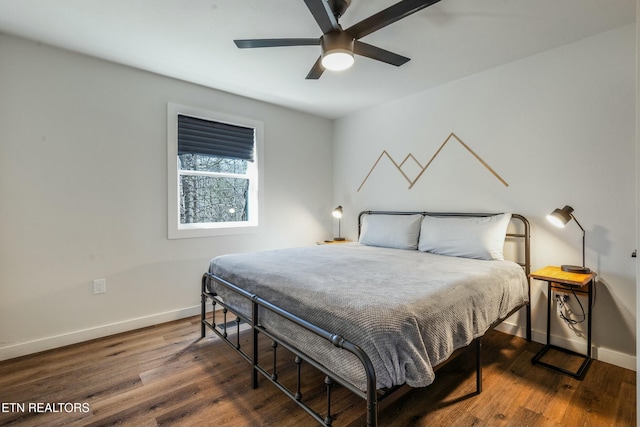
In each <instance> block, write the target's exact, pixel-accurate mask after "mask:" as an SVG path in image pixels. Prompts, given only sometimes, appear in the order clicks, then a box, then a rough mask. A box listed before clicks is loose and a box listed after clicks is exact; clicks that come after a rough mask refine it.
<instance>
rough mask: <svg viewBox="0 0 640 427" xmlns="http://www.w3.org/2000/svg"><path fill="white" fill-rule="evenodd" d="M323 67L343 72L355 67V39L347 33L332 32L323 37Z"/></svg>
mask: <svg viewBox="0 0 640 427" xmlns="http://www.w3.org/2000/svg"><path fill="white" fill-rule="evenodd" d="M321 44H322V66H323V67H324V68H326V69H327V70H331V71H342V70H346V69H347V68H349V67H351V66H352V65H353V62H354V59H353V45H354V39H353V37H351V36H349V34H347V33H345V32H339V31H332V32H330V33H327V34H325V35H324V36H322V40H321Z"/></svg>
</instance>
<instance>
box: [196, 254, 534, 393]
mask: <svg viewBox="0 0 640 427" xmlns="http://www.w3.org/2000/svg"><path fill="white" fill-rule="evenodd" d="M209 272H210V273H212V274H214V275H216V276H218V277H220V278H222V279H224V280H226V281H229V282H231V283H233V284H235V285H237V286H239V287H241V288H243V289H245V290H247V291H249V292H252V293H255V294H257V295H258V296H260V297H262V298H264V299H266V300H268V301H270V302H272V303H273V304H276V305H277V306H279V307H281V308H283V309H285V310H287V311H289V312H291V313H293V314H295V315H297V316H300V317H302V318H304V319H306V320H308V321H310V322H312V323H314V324H316V325H318V326H320V327H322V328H324V329H326V330H328V331H329V332H332V333H336V334H339V335H342V336H343V337H344V338H346V339H347V340H349V341H351V342H353V343H355V344H357V345H359V346H360V347H361V348H362V349H363V350H364V351H365V352H366V353H367V354H368V356H369V358H370V359H371V361H372V362H373V365H374V367H375V371H376V376H377V385H378V388H383V387H391V386H394V385H400V384H404V383H406V384H408V385H409V386H412V387H420V386H426V385H428V384H430V383H431V382H433V380H434V371H433V367H434V366H436V365H438V364H439V363H441V362H443V361H445V360H446V359H447V358H448V357H449V356H450V355H451V353H452V352H453V351H454V350H456V349H457V348H460V347H463V346H466V345H468V344H469V343H471V341H472V340H473V339H474V338H477V337H479V336H482V335H483V334H484V333H485V332H486V331H487V329H488V328H489V327H490V326H491V325H492V324H494V323H495V322H496V321H498V320H500V319H503V318H504V317H505V316H506V315H507V314H509V313H510V312H511V311H512V310H514V309H515V308H517V307H520V306H522V305H524V304H525V303H526V302H527V301H528V291H527V289H528V287H527V280H526V277H525V274H524V272H523V269H522V267H520V266H519V265H517V264H515V263H513V262H510V261H483V260H474V259H467V258H456V257H448V256H442V255H435V254H431V253H425V252H419V251H415V250H400V249H387V248H376V247H370V246H363V245H359V244H339V245H321V246H314V247H307V248H293V249H284V250H274V251H265V252H256V253H248V254H233V255H223V256H219V257H216V258H214V259H213V260H212V261H211V265H210V269H209ZM209 286H212V285H211V284H210V285H209ZM217 288H220V286H219V285H218V286H217ZM213 290H214V291H217V292H218V293H219V294H220V296H221V297H222V298H223V299H224V300H225V302H226V303H228V304H231V305H233V306H235V307H237V309H239V310H240V311H241V312H243V313H244V314H246V315H249V313H250V309H249V304H248V303H247V301H246V300H241V299H239V298H238V297H235V296H234V295H232V294H230V293H228V291H227V292H225V291H224V289H213ZM262 316H263V317H261V319H260V321H261V323H262V324H263V325H265V326H266V327H267V328H269V329H270V330H272V332H274V333H276V335H279V336H282V337H284V338H286V339H288V340H289V341H291V342H292V343H293V344H294V345H296V346H297V347H298V348H300V349H302V350H303V351H307V352H308V353H309V354H310V355H312V356H313V357H314V358H315V359H316V360H317V361H319V362H320V363H322V364H323V365H325V366H327V367H329V368H330V369H331V370H332V371H333V372H335V373H336V374H338V375H340V376H341V377H343V378H345V379H346V380H347V381H349V382H351V383H352V384H354V385H355V386H356V387H358V388H360V389H363V390H364V389H365V377H364V372H363V370H362V368H361V365H360V363H359V361H358V360H357V359H356V358H355V357H354V356H352V355H350V354H349V355H345V354H344V353H345V351H344V350H339V349H336V348H335V347H333V346H332V345H331V344H329V343H327V342H325V341H324V340H321V339H319V338H318V337H315V336H313V334H311V333H307V332H306V331H303V330H301V329H300V328H299V327H297V326H295V325H291V324H289V323H288V322H287V323H285V322H283V321H282V320H281V319H278V318H277V316H275V315H271V316H269V315H267V314H263V315H262Z"/></svg>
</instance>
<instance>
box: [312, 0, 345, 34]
mask: <svg viewBox="0 0 640 427" xmlns="http://www.w3.org/2000/svg"><path fill="white" fill-rule="evenodd" d="M304 2H305V3H306V5H307V7H308V8H309V11H310V12H311V14H312V15H313V18H314V19H315V20H316V22H317V23H318V25H319V26H320V29H321V30H322V33H323V34H326V33H328V32H329V31H336V30H340V25H338V20H337V19H336V17H335V16H334V15H333V11H332V10H331V6H329V3H328V2H327V0H304Z"/></svg>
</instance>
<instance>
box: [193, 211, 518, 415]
mask: <svg viewBox="0 0 640 427" xmlns="http://www.w3.org/2000/svg"><path fill="white" fill-rule="evenodd" d="M376 214H386V215H415V214H421V215H423V216H425V215H429V216H437V217H488V216H494V215H498V214H497V213H449V212H446V213H445V212H394V211H363V212H361V213H360V214H359V215H358V235H360V231H361V225H362V216H363V215H376ZM513 220H517V221H520V222H521V226H520V227H519V229H521V230H522V232H519V233H507V238H508V239H522V242H523V249H524V254H523V256H524V261H523V262H518V264H520V265H521V266H522V268H523V269H524V271H525V274H526V276H527V282H528V285H529V290H528V292H529V301H530V300H531V280H530V278H529V273H530V265H531V263H530V243H529V241H530V235H529V230H530V226H529V222H528V220H527V219H526V218H525V217H523V216H522V215H518V214H512V221H513ZM209 280H212V281H215V282H216V283H217V284H218V285H221V286H224V287H226V288H227V289H229V290H231V291H232V292H235V293H236V294H238V295H240V296H242V297H244V298H246V299H247V300H248V301H250V303H251V314H250V315H249V316H245V315H243V314H241V313H238V311H237V310H234V309H232V308H231V307H229V306H228V305H227V304H226V303H225V302H224V301H223V300H222V299H220V297H219V296H218V295H217V294H215V293H212V292H209V290H208V289H207V282H208V281H209ZM209 301H210V302H211V305H212V308H213V313H214V314H213V317H212V319H211V320H208V319H207V303H208V302H209ZM217 305H220V306H221V307H222V314H223V323H222V324H220V325H216V322H215V311H216V308H217V307H216V306H217ZM524 307H525V308H526V339H527V341H531V305H530V302H529V303H527V304H526V305H525V306H524ZM521 308H522V306H521V307H517V308H516V309H515V310H513V311H512V312H511V313H509V314H508V315H507V316H505V317H504V318H502V319H499V320H498V321H496V322H495V323H494V324H493V325H492V326H491V328H490V330H491V329H493V328H494V327H495V326H497V325H498V324H500V323H501V322H502V321H503V320H504V319H506V318H507V317H509V316H511V315H512V314H514V313H515V312H517V311H518V310H520V309H521ZM262 310H267V311H270V312H272V313H274V314H276V315H278V316H280V317H282V318H284V319H287V320H288V321H290V322H292V323H294V324H296V325H298V326H299V327H302V328H304V329H306V330H308V331H310V332H312V333H313V334H315V335H317V336H319V337H321V338H322V339H324V340H326V341H328V342H330V343H331V344H333V345H334V346H335V347H337V348H339V349H342V350H344V351H347V352H349V353H351V354H353V355H355V356H356V357H357V358H358V359H359V360H360V362H361V363H362V367H363V369H364V372H365V375H366V390H364V391H363V390H360V389H359V388H357V387H355V386H354V385H353V384H351V383H350V382H349V381H347V380H345V379H343V378H341V377H340V376H339V375H336V374H335V373H333V372H332V371H331V370H330V369H329V368H327V367H325V366H323V365H322V364H320V363H318V362H317V361H316V360H314V358H313V357H312V356H310V355H309V354H307V353H306V352H304V351H302V350H300V349H298V348H296V347H295V346H294V345H292V344H291V343H289V342H287V341H286V340H284V339H283V338H282V337H279V336H277V335H275V334H274V333H272V332H271V331H269V330H267V329H266V328H265V327H264V326H263V325H261V324H260V323H259V322H258V319H259V313H260V312H261V311H262ZM229 312H231V313H232V314H233V315H235V320H234V323H235V327H233V329H235V331H232V336H231V337H230V336H229V333H228V330H227V329H228V323H229V322H227V314H228V313H229ZM241 322H246V323H247V324H248V325H249V326H250V328H251V334H252V339H251V349H250V352H249V351H245V349H243V348H242V346H241V345H240V324H241ZM218 327H220V328H221V329H222V330H221V331H219V330H218ZM207 329H210V330H212V331H213V332H214V333H215V334H216V335H217V336H218V337H220V338H221V339H222V340H223V341H224V342H225V343H227V344H228V345H229V346H230V347H231V348H233V349H234V350H235V351H236V352H237V353H238V354H240V356H241V357H242V358H244V359H245V360H246V361H247V362H248V363H249V364H250V365H252V370H251V384H252V387H253V388H257V387H258V374H261V375H262V376H263V377H264V378H266V379H267V380H268V381H270V382H271V383H273V384H274V385H275V386H276V387H277V388H278V389H280V390H281V391H282V392H283V393H284V394H285V395H286V396H288V397H289V398H290V399H291V400H292V401H294V402H295V403H296V404H298V406H300V407H301V408H302V409H304V410H305V411H306V412H307V413H308V414H309V415H310V416H311V417H313V418H314V419H315V420H316V421H317V422H318V423H320V424H321V425H323V426H326V427H330V426H331V425H332V422H333V420H334V418H333V416H332V414H331V390H332V386H333V384H334V383H338V384H340V385H342V386H343V387H345V388H346V389H348V390H349V391H351V392H352V393H354V394H355V395H357V396H359V397H361V398H362V399H364V400H365V401H366V419H367V426H368V427H377V425H378V403H379V402H381V401H382V400H384V399H385V398H387V397H388V396H390V395H392V393H393V392H394V391H396V390H397V389H399V388H400V387H401V386H396V387H394V388H393V389H384V390H378V389H377V388H376V373H375V370H374V367H373V364H372V362H371V360H370V359H369V357H368V356H367V354H366V353H365V352H364V351H363V350H362V349H361V348H360V347H359V346H358V345H356V344H354V343H352V342H350V341H348V340H346V339H345V338H344V337H342V336H341V335H340V334H339V333H336V332H332V331H327V330H325V329H323V328H320V327H318V326H316V325H314V324H313V323H311V322H309V321H307V320H305V319H303V318H301V317H298V316H296V315H293V314H291V313H290V312H288V311H287V310H284V309H282V308H280V307H278V306H276V305H274V304H272V303H271V302H269V301H267V300H265V299H262V298H261V297H260V296H258V295H256V294H252V293H250V292H247V291H245V290H244V289H241V288H239V287H238V286H236V285H234V284H232V283H230V282H228V281H226V280H223V279H221V278H219V277H217V276H215V275H213V274H211V273H208V272H207V273H204V274H203V276H202V294H201V337H202V338H204V337H205V336H206V330H207ZM233 332H235V333H233ZM259 334H262V335H264V336H266V337H268V338H269V339H270V340H272V343H273V344H272V349H273V366H272V367H271V371H269V370H268V368H265V367H264V366H262V365H260V363H259V362H258V357H259V354H258V335H259ZM233 336H235V341H232V338H233ZM481 339H482V337H478V338H476V339H475V340H474V341H473V342H472V343H471V344H469V346H467V347H463V348H461V349H458V350H456V351H455V352H454V353H453V354H452V355H451V357H450V358H449V359H448V360H447V361H445V362H444V363H442V364H441V365H438V366H437V367H434V369H436V370H437V369H438V368H439V367H441V366H443V365H444V364H446V363H447V362H448V361H450V360H452V359H453V358H454V357H455V356H457V355H458V354H459V353H460V352H461V351H462V350H465V349H467V348H469V347H472V346H473V347H474V348H475V351H476V358H475V365H476V366H475V368H476V392H475V393H474V394H479V393H480V392H481V391H482V363H481V347H482V343H481ZM278 346H282V347H284V348H285V349H287V350H289V351H290V352H291V353H293V354H294V355H295V356H296V357H295V364H296V365H297V368H296V370H297V386H296V390H295V391H293V390H290V389H289V388H288V387H287V386H286V385H284V384H283V383H281V382H280V381H279V380H278V374H277V369H276V363H277V348H278ZM303 361H304V362H305V363H307V364H309V365H311V366H313V367H314V368H316V369H318V370H319V371H321V372H322V373H323V374H325V375H326V377H325V381H324V382H325V387H326V399H327V403H326V413H325V415H324V416H323V415H322V414H320V413H319V412H317V411H316V410H315V409H313V408H312V407H310V406H309V405H307V403H306V402H304V401H303V396H302V393H301V384H302V382H301V375H300V373H301V364H302V362H303Z"/></svg>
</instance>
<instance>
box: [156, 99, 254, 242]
mask: <svg viewBox="0 0 640 427" xmlns="http://www.w3.org/2000/svg"><path fill="white" fill-rule="evenodd" d="M178 115H183V116H191V117H195V118H199V119H203V120H210V121H216V122H221V123H228V124H231V125H236V126H243V127H249V128H253V129H254V130H255V147H254V161H253V162H252V163H253V165H249V169H254V170H253V171H249V170H248V171H247V174H244V175H240V174H237V175H233V174H232V175H233V177H235V178H243V177H244V178H248V179H249V200H248V203H249V218H248V220H247V221H235V222H213V223H192V224H180V177H181V176H182V175H183V173H181V172H180V170H179V168H178ZM263 135H264V125H263V123H262V122H260V121H257V120H252V119H248V118H245V117H238V116H233V115H229V114H224V113H219V112H216V111H210V110H205V109H202V108H197V107H190V106H187V105H181V104H176V103H173V102H169V103H167V177H168V179H167V190H168V191H167V193H168V197H167V201H168V202H167V214H168V215H167V217H168V232H167V235H168V238H169V239H182V238H193V237H211V236H224V235H232V234H246V233H257V232H259V231H260V230H261V224H262V223H263V221H262V211H263V209H262V206H263V191H262V183H263V172H262V169H263V167H262V145H263V142H262V141H263V137H264V136H263ZM250 163H251V162H250ZM192 172H195V173H192ZM184 175H206V176H215V177H220V176H224V175H227V176H229V174H227V173H219V172H205V173H202V172H196V171H187V173H184Z"/></svg>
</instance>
